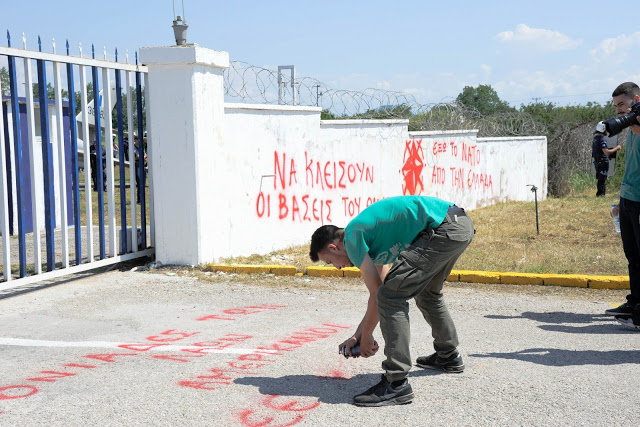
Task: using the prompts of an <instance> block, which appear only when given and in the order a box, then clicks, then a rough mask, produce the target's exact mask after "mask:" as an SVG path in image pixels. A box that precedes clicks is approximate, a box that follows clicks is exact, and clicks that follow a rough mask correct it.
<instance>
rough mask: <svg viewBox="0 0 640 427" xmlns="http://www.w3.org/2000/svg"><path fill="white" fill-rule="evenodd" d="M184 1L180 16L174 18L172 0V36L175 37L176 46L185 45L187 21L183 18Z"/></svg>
mask: <svg viewBox="0 0 640 427" xmlns="http://www.w3.org/2000/svg"><path fill="white" fill-rule="evenodd" d="M184 16H185V15H184V0H182V16H180V15H178V16H176V1H175V0H173V34H174V35H175V37H176V46H184V45H186V44H187V28H188V27H189V26H188V25H187V20H186V19H185V18H184Z"/></svg>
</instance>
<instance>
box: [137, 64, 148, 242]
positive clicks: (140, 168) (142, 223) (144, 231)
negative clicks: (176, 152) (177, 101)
mask: <svg viewBox="0 0 640 427" xmlns="http://www.w3.org/2000/svg"><path fill="white" fill-rule="evenodd" d="M136 62H138V58H137V56H136ZM140 80H141V76H140V72H139V71H137V72H136V95H137V100H138V102H137V104H138V105H137V107H138V144H139V147H138V152H139V153H140V155H139V156H138V174H139V176H140V188H139V189H138V192H139V194H140V227H141V228H142V237H141V239H142V247H143V248H146V247H147V216H146V207H145V183H144V181H145V176H144V175H145V173H144V132H143V130H144V127H143V123H142V121H143V120H142V118H143V116H142V84H141V82H140Z"/></svg>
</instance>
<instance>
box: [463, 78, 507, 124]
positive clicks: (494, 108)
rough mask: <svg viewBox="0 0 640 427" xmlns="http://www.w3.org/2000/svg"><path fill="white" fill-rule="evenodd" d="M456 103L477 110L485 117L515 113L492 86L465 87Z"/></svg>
mask: <svg viewBox="0 0 640 427" xmlns="http://www.w3.org/2000/svg"><path fill="white" fill-rule="evenodd" d="M456 101H457V102H458V103H460V104H462V105H464V106H465V107H468V108H472V109H475V110H476V111H478V112H479V113H480V114H482V115H483V116H490V115H493V114H496V113H507V112H512V111H515V109H514V108H512V107H510V106H509V104H508V103H506V102H505V101H502V100H501V99H500V97H499V96H498V93H497V92H496V91H495V90H494V89H493V88H492V87H491V86H490V85H479V86H478V87H471V86H465V87H464V89H462V92H461V93H460V94H459V95H458V97H457V98H456Z"/></svg>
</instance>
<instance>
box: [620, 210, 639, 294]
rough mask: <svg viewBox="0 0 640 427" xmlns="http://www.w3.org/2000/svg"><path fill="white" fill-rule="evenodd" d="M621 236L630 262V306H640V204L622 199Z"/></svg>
mask: <svg viewBox="0 0 640 427" xmlns="http://www.w3.org/2000/svg"><path fill="white" fill-rule="evenodd" d="M620 236H621V237H622V248H623V249H624V254H625V256H626V257H627V261H628V262H629V285H630V288H631V289H630V290H631V292H630V293H629V295H627V301H628V302H629V304H640V202H634V201H633V200H629V199H624V198H620Z"/></svg>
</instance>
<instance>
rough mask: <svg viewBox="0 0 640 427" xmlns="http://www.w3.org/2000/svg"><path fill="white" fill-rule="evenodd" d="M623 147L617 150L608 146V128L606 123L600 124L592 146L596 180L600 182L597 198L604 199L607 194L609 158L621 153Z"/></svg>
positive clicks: (618, 146) (594, 134)
mask: <svg viewBox="0 0 640 427" xmlns="http://www.w3.org/2000/svg"><path fill="white" fill-rule="evenodd" d="M621 148H622V147H620V145H617V146H616V147H615V148H609V147H608V146H607V137H606V128H605V125H604V123H602V122H598V124H597V125H596V130H595V131H593V144H592V145H591V157H593V165H594V166H595V168H596V179H597V180H598V183H597V188H598V190H597V191H596V197H604V196H605V195H606V194H607V176H608V174H609V156H612V155H613V154H615V153H617V152H618V151H620V149H621Z"/></svg>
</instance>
